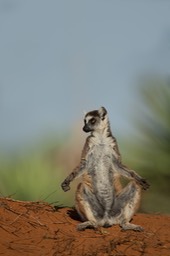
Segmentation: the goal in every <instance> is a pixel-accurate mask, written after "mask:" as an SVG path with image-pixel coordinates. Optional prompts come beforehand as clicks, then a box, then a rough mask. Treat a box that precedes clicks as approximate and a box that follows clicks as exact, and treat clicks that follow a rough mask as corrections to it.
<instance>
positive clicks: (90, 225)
mask: <svg viewBox="0 0 170 256" xmlns="http://www.w3.org/2000/svg"><path fill="white" fill-rule="evenodd" d="M86 228H94V229H96V228H97V224H96V223H95V222H93V221H85V222H83V223H80V224H78V225H77V230H79V231H83V230H85V229H86Z"/></svg>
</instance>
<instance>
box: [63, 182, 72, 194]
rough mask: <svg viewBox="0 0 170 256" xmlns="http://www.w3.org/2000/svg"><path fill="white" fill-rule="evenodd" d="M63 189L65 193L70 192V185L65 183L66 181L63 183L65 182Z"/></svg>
mask: <svg viewBox="0 0 170 256" xmlns="http://www.w3.org/2000/svg"><path fill="white" fill-rule="evenodd" d="M61 187H62V189H63V190H64V192H67V191H68V190H70V186H69V183H67V182H65V181H63V182H62V183H61Z"/></svg>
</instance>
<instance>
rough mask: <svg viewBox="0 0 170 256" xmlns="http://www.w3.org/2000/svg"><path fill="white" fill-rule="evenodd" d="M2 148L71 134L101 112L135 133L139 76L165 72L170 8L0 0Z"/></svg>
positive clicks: (169, 56)
mask: <svg viewBox="0 0 170 256" xmlns="http://www.w3.org/2000/svg"><path fill="white" fill-rule="evenodd" d="M0 38H1V39H0V120H1V128H0V144H1V147H3V146H7V145H8V146H11V145H15V144H18V143H25V142H27V141H29V140H30V139H31V138H36V137H38V136H39V135H41V134H42V135H43V134H45V133H48V132H49V133H50V132H54V131H56V132H58V131H62V130H63V129H64V130H66V129H70V128H71V127H73V126H74V124H75V122H80V121H81V119H82V117H83V111H84V110H87V111H88V110H92V109H96V108H98V107H100V106H101V105H103V106H105V107H106V108H107V109H108V111H109V114H110V119H111V123H112V127H113V129H114V131H115V132H116V133H117V134H123V133H126V132H127V131H130V130H131V129H133V125H134V124H133V123H132V119H131V116H133V113H134V114H135V111H136V110H137V109H136V106H137V105H138V102H139V98H138V96H137V89H138V88H137V87H138V85H137V84H136V82H135V81H136V79H137V77H138V76H139V75H140V74H143V73H145V72H146V73H148V72H154V73H158V74H159V73H161V74H162V73H163V74H165V75H167V74H169V73H170V68H169V67H170V1H165V0H163V1H158V0H155V1H152V0H150V1H148V0H147V1H146V0H144V1H136V0H133V1H132V0H128V1H123V0H122V1H120V0H119V1H118V0H117V1H114V0H112V1H111V0H105V1H100V0H93V1H92V0H86V1H82V0H77V1H76V0H72V1H70V0H63V1H55V0H48V1H47V0H46V1H45V0H29V1H22V0H15V1H13V0H1V1H0Z"/></svg>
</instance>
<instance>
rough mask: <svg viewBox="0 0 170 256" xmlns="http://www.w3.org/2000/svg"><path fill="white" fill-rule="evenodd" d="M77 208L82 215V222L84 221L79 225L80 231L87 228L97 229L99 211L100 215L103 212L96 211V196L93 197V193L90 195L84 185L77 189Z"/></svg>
mask: <svg viewBox="0 0 170 256" xmlns="http://www.w3.org/2000/svg"><path fill="white" fill-rule="evenodd" d="M93 204H94V205H93ZM96 205H97V204H96ZM75 208H76V210H77V212H78V214H79V215H80V217H81V219H82V221H84V222H82V223H80V224H78V226H77V229H78V230H85V229H86V228H97V226H98V218H97V217H98V216H97V211H99V213H100V212H101V210H100V209H95V198H94V195H92V193H90V192H89V193H88V188H86V187H85V185H84V184H82V183H80V184H79V185H78V188H77V193H76V199H75Z"/></svg>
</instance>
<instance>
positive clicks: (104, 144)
mask: <svg viewBox="0 0 170 256" xmlns="http://www.w3.org/2000/svg"><path fill="white" fill-rule="evenodd" d="M111 159H112V143H111V141H110V140H109V139H103V138H94V139H93V143H92V146H91V148H90V150H89V154H88V163H89V167H90V168H92V169H93V170H94V171H95V170H98V171H100V172H105V171H107V170H108V169H109V168H110V166H111V161H112V160H111Z"/></svg>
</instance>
